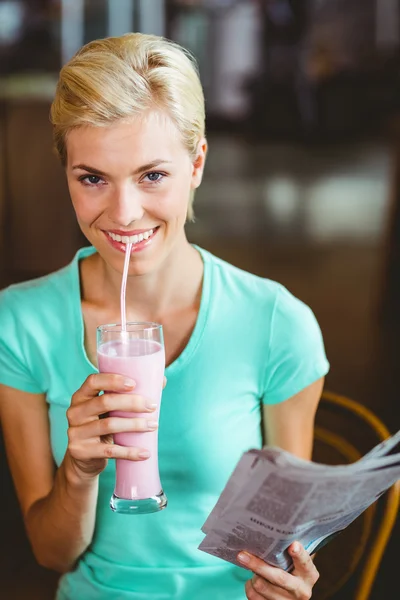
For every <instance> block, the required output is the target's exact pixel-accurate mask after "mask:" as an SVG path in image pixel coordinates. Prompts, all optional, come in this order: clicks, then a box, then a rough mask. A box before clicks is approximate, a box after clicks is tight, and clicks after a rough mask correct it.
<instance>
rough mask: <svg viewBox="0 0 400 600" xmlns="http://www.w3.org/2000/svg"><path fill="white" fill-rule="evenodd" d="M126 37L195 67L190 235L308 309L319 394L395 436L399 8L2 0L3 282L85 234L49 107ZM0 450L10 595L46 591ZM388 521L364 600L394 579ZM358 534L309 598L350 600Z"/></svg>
mask: <svg viewBox="0 0 400 600" xmlns="http://www.w3.org/2000/svg"><path fill="white" fill-rule="evenodd" d="M127 31H141V32H146V33H156V34H161V35H164V36H166V37H168V38H171V39H173V40H176V41H178V42H180V43H181V44H182V45H184V46H186V47H187V48H188V49H190V50H191V51H192V53H193V54H194V55H195V56H196V58H197V60H198V63H199V68H200V74H201V79H202V82H203V85H204V89H205V95H206V105H207V132H208V139H209V144H210V152H209V157H208V162H207V166H206V172H205V177H204V181H203V184H202V186H201V188H200V189H199V191H198V193H197V196H196V202H195V211H196V222H195V223H191V224H189V225H188V226H187V231H188V236H189V239H190V240H191V241H193V242H195V243H198V244H200V245H202V246H203V247H205V248H207V249H208V250H210V251H212V252H214V253H215V254H217V255H218V256H220V257H222V258H224V259H226V260H228V261H230V262H232V263H233V264H235V265H237V266H239V267H241V268H244V269H246V270H248V271H251V272H254V273H257V274H259V275H262V276H265V277H269V278H271V279H275V280H278V281H279V282H281V283H282V284H284V285H285V286H286V287H288V288H289V290H290V291H291V292H292V293H294V294H295V295H296V296H298V297H299V298H301V299H302V300H303V301H304V302H306V303H307V304H309V305H310V306H311V308H312V309H313V311H314V312H315V314H316V316H317V318H318V320H319V323H320V325H321V329H322V332H323V335H324V339H325V345H326V351H327V355H328V358H329V360H330V363H331V371H330V373H329V375H328V377H327V380H326V388H327V389H328V390H330V391H333V392H335V393H337V394H341V395H345V396H348V397H350V398H353V399H354V400H356V401H357V402H359V403H361V404H362V405H363V406H365V407H367V408H369V409H371V410H372V411H373V412H374V413H375V415H376V416H377V417H378V418H379V419H380V420H382V421H383V423H385V424H386V426H387V427H388V429H389V431H390V432H391V433H394V432H395V431H397V430H398V429H399V428H400V409H399V393H398V373H399V359H398V340H399V332H400V313H399V306H400V305H399V301H400V48H399V46H400V6H399V0H242V1H241V0H186V1H184V0H181V1H173V0H170V1H163V0H29V1H28V0H26V1H23V0H0V287H4V286H6V285H8V284H10V283H13V282H18V281H23V280H26V279H30V278H33V277H37V276H39V275H43V274H46V273H49V272H51V271H53V270H55V269H57V268H59V267H62V266H64V265H66V264H67V263H68V262H69V261H70V260H71V259H72V257H73V254H74V253H75V251H76V250H77V249H78V248H79V247H80V246H82V245H84V244H85V243H86V242H85V240H84V239H83V238H82V235H81V234H80V232H79V230H78V227H77V224H76V222H75V217H74V214H73V211H72V208H71V206H70V202H69V197H68V192H67V187H66V181H65V177H64V173H63V171H62V169H61V167H60V165H59V164H58V162H57V160H56V158H55V156H54V155H53V152H52V140H51V127H50V124H49V117H48V115H49V107H50V103H51V99H52V96H53V93H54V89H55V84H56V81H57V73H58V71H59V69H60V67H61V66H62V65H63V64H64V63H65V61H67V60H68V59H69V58H70V57H71V56H72V55H73V54H74V52H75V51H76V50H77V49H78V48H79V47H80V46H81V45H82V44H84V43H86V42H88V41H90V40H92V39H94V38H97V37H105V36H108V35H120V34H123V33H126V32H127ZM339 429H340V430H341V433H343V434H344V435H345V436H347V437H348V438H349V439H350V441H353V442H354V439H357V443H358V442H360V444H361V451H362V452H365V451H366V450H368V449H369V447H371V445H372V444H375V443H376V442H377V440H373V439H372V440H370V439H369V438H368V437H367V436H364V434H363V433H362V432H361V429H362V428H361V426H360V429H359V426H358V425H355V426H353V425H350V424H349V422H348V421H347V420H346V418H343V420H342V421H341V422H340V423H339ZM358 438H359V439H358ZM1 451H2V452H1V457H0V460H1V483H2V490H3V494H2V506H1V511H0V521H1V529H2V531H3V532H4V534H3V536H2V541H1V545H0V550H1V558H2V560H1V561H0V577H1V581H2V584H1V587H2V590H3V591H5V595H4V598H7V599H8V600H14V599H19V598H21V599H23V600H27V599H33V600H36V599H38V600H46V599H47V598H48V599H49V600H50V599H51V598H53V597H54V589H55V585H56V580H57V575H56V574H54V573H51V572H47V571H45V570H44V569H41V568H39V567H37V566H36V565H35V563H34V560H33V558H32V555H31V553H30V549H29V545H28V543H27V540H26V537H25V534H24V531H23V526H22V522H21V518H20V515H19V509H18V507H17V505H16V498H15V494H14V490H13V486H12V482H11V478H10V474H9V471H8V468H7V465H6V459H5V455H4V447H3V442H2V441H1ZM318 458H319V456H318V455H317V456H316V460H318ZM399 531H400V527H399V523H398V521H397V524H396V526H395V528H394V530H393V532H392V535H391V537H390V541H389V544H388V546H387V548H386V551H385V553H384V556H383V560H382V562H381V564H380V568H379V570H378V573H377V577H376V579H375V582H374V585H373V588H372V591H371V594H370V598H371V599H374V600H382V599H383V598H388V597H389V589H391V588H392V586H395V588H394V589H397V571H398V566H397V556H398V553H399ZM345 535H346V534H343V540H344V539H346V538H345V537H344V536H345ZM357 536H358V532H357V528H356V529H354V535H353V538H352V540H350V541H349V542H347V541H346V543H344V542H343V541H342V542H340V539H341V536H339V538H337V540H335V541H334V542H332V543H331V544H330V545H328V546H327V547H326V548H325V549H323V550H322V551H321V553H320V555H321V559H320V560H321V561H322V564H321V573H322V577H321V583H319V584H317V587H316V591H315V597H316V598H317V600H318V598H320V599H322V598H327V597H335V598H338V599H339V598H340V599H341V600H347V599H349V600H350V599H353V598H356V595H355V594H356V592H355V589H356V585H357V578H358V577H359V569H358V570H357V569H355V570H354V572H353V573H352V574H350V573H347V571H346V569H347V567H348V565H349V564H350V563H351V562H352V560H353V558H354V552H355V548H357V549H358V550H359V546H360V544H361V545H362V544H364V545H365V548H366V549H367V545H366V541H365V539H364V538H362V536H361V537H357ZM11 541H12V543H11ZM335 544H337V546H336V547H335ZM352 544H353V546H352ZM358 550H357V551H358ZM318 558H319V557H318ZM340 560H342V567H341V568H342V571H341V572H339V573H336V571H335V569H333V567H335V568H336V567H337V566H338V565H337V563H338V561H339V562H340ZM363 560H364V559H362V560H361V561H360V568H361V567H362V564H363ZM333 571H335V573H336V574H335V575H334V577H335V580H334V581H332V572H333ZM346 573H347V575H346ZM330 577H331V579H330ZM341 577H342V578H343V581H344V583H343V585H342V586H341V588H340V590H339V591H337V592H335V594H333V590H334V588H336V587H337V585H336V584H337V583H338V581H337V580H338V579H340V578H341ZM322 580H323V581H322ZM324 586H325V588H324ZM332 594H333V595H332ZM313 597H314V596H313ZM390 597H393V596H390ZM77 600H85V599H77Z"/></svg>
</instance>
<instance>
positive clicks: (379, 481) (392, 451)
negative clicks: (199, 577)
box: [199, 430, 400, 570]
mask: <svg viewBox="0 0 400 600" xmlns="http://www.w3.org/2000/svg"><path fill="white" fill-rule="evenodd" d="M399 479H400V430H399V431H398V432H397V433H396V434H394V435H393V436H391V437H390V438H388V439H387V440H385V441H384V442H382V443H381V444H378V445H377V446H375V448H373V449H372V450H371V451H370V452H368V454H366V455H365V456H363V457H362V458H360V459H359V460H358V461H356V462H354V463H351V464H347V465H334V466H332V465H324V464H320V463H314V462H310V461H306V460H302V459H300V458H297V457H296V456H294V455H293V454H290V453H289V452H286V451H284V450H281V449H279V448H274V447H265V448H263V449H262V450H249V451H248V452H245V453H244V454H243V455H242V457H241V459H240V460H239V462H238V464H237V466H236V468H235V469H234V471H233V473H232V475H231V477H230V478H229V480H228V482H227V484H226V486H225V488H224V490H223V491H222V493H221V495H220V497H219V499H218V501H217V503H216V505H215V506H214V508H213V510H212V511H211V513H210V515H209V516H208V518H207V520H206V522H205V523H204V525H203V527H202V531H203V532H204V533H205V534H206V535H205V538H204V539H203V541H202V542H201V544H200V545H199V550H203V551H204V552H208V553H209V554H212V555H214V556H217V557H219V558H222V559H223V560H227V561H229V562H231V563H233V564H235V565H238V566H243V565H242V564H241V563H239V562H238V561H237V558H236V557H237V554H238V553H239V552H240V551H241V550H247V551H248V552H250V553H251V554H254V555H256V556H258V557H259V558H261V559H262V560H264V561H266V562H268V563H269V564H271V565H273V566H276V567H280V568H282V569H285V570H290V569H291V568H292V560H291V557H290V555H289V553H288V552H287V548H288V546H289V545H290V544H291V543H292V542H294V541H295V540H298V541H300V542H301V543H302V544H303V546H304V547H305V548H306V550H307V551H308V552H309V553H310V554H312V553H313V552H316V551H317V550H318V549H319V548H321V547H322V546H324V545H325V544H326V543H327V542H328V541H329V540H330V539H332V537H334V536H335V535H337V534H338V533H339V532H340V531H342V530H343V529H345V528H346V527H347V526H348V525H349V524H350V523H351V522H352V521H354V520H355V519H356V518H357V517H358V516H359V515H360V514H361V513H362V512H363V511H364V510H365V509H366V508H368V506H370V505H371V504H373V503H374V502H375V501H376V500H377V499H378V498H379V497H380V496H381V495H382V494H384V493H385V492H386V491H387V490H388V489H389V488H390V487H391V486H392V485H393V484H394V483H395V482H396V481H397V480H399Z"/></svg>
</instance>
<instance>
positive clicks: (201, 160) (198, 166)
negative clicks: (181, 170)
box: [190, 137, 208, 190]
mask: <svg viewBox="0 0 400 600" xmlns="http://www.w3.org/2000/svg"><path fill="white" fill-rule="evenodd" d="M207 150H208V145H207V140H206V138H204V137H203V138H201V140H200V141H199V144H198V146H197V153H196V157H195V159H194V161H193V165H192V167H193V171H192V182H191V186H190V187H191V189H192V190H195V189H196V188H198V187H199V185H200V184H201V180H202V178H203V171H204V165H205V164H206V156H207Z"/></svg>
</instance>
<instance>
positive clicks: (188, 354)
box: [0, 248, 329, 600]
mask: <svg viewBox="0 0 400 600" xmlns="http://www.w3.org/2000/svg"><path fill="white" fill-rule="evenodd" d="M198 250H199V252H200V253H201V256H202V258H203V262H204V280H203V290H202V298H201V305H200V310H199V314H198V318H197V322H196V325H195V328H194V331H193V333H192V335H191V338H190V340H189V342H188V344H187V346H186V348H185V349H184V350H183V352H182V354H181V355H180V356H179V357H178V358H177V359H176V360H175V361H174V362H173V363H172V364H171V365H170V366H168V367H167V369H166V375H167V378H168V385H167V387H166V388H165V390H164V392H163V397H162V403H161V414H160V423H159V468H160V476H161V481H162V484H163V489H164V491H165V493H166V495H167V497H168V506H167V508H166V509H165V510H163V511H161V512H160V513H153V514H149V515H140V516H131V515H120V514H116V513H113V512H112V511H111V509H110V507H109V500H110V496H111V494H112V492H113V486H114V478H115V463H114V461H112V460H110V461H109V464H108V466H107V468H106V469H105V471H104V472H103V473H102V474H101V475H100V485H99V495H98V502H97V519H96V527H95V532H94V537H93V540H92V543H91V544H90V546H89V548H88V549H87V551H86V552H85V553H84V555H83V556H82V558H81V559H80V560H79V562H78V564H77V566H76V568H75V570H74V571H72V572H70V573H68V574H66V575H63V576H62V577H61V579H60V585H59V589H58V592H57V600H111V599H112V600H128V599H129V600H150V599H151V600H171V599H173V600H189V599H190V600H204V598H210V599H212V600H226V599H227V598H229V600H244V599H245V597H246V596H245V592H244V585H245V581H246V580H247V579H248V578H249V576H250V573H249V571H247V570H245V569H241V568H239V567H236V566H234V565H232V564H230V563H227V562H225V561H222V560H220V559H218V558H216V557H213V556H210V555H208V554H206V553H204V552H201V551H200V550H198V545H199V544H200V542H201V541H202V539H203V537H204V534H203V533H202V532H201V527H202V525H203V523H204V521H205V520H206V518H207V516H208V514H209V512H210V511H211V509H212V508H213V506H214V504H215V502H216V500H217V498H218V496H219V494H220V493H221V491H222V489H223V487H224V485H225V483H226V481H227V480H228V478H229V476H230V474H231V473H232V471H233V469H234V467H235V465H236V463H237V461H238V460H239V458H240V456H241V455H242V453H243V452H244V451H246V450H248V449H249V448H254V447H260V446H261V444H262V437H261V408H262V404H263V403H266V404H276V403H278V402H282V401H284V400H286V399H287V398H289V397H291V396H293V395H294V394H296V393H297V392H299V391H300V390H302V389H303V388H304V387H306V386H308V385H309V384H311V383H312V382H314V381H316V380H317V379H319V378H320V377H322V376H323V375H325V374H326V373H327V371H328V369H329V365H328V362H327V360H326V357H325V352H324V346H323V341H322V337H321V332H320V329H319V326H318V324H317V322H316V320H315V317H314V315H313V313H312V311H311V310H310V309H309V308H308V307H307V306H306V305H305V304H303V303H302V302H301V301H299V300H298V299H296V298H294V297H293V296H292V295H291V294H290V293H289V292H288V291H287V290H286V289H285V288H284V287H283V286H282V285H280V284H278V283H275V282H273V281H270V280H268V279H262V278H260V277H257V276H255V275H252V274H250V273H247V272H244V271H241V270H239V269H237V268H236V267H233V266H232V265H229V264H228V263H226V262H224V261H222V260H220V259H218V258H216V257H215V256H213V255H212V254H210V253H209V252H207V251H205V250H202V249H200V248H198ZM93 252H95V249H94V248H83V249H81V250H80V251H78V253H77V254H76V256H75V258H74V260H73V261H72V262H71V264H70V265H68V266H67V267H65V268H63V269H61V270H60V271H57V272H56V273H53V274H51V275H49V276H46V277H42V278H39V279H36V280H33V281H28V282H25V283H22V284H18V285H14V286H10V287H9V288H7V289H6V290H4V291H2V292H1V293H0V382H1V383H4V384H6V385H8V386H11V387H14V388H17V389H20V390H25V391H27V392H33V393H45V394H46V397H47V402H48V405H49V421H50V434H51V447H52V451H53V455H54V460H55V462H56V464H57V465H59V464H60V463H61V461H62V459H63V456H64V453H65V451H66V448H67V418H66V410H67V408H68V406H69V404H70V401H71V396H72V395H73V393H74V392H75V391H76V390H77V389H78V388H79V387H80V386H81V385H82V383H83V381H84V380H85V379H86V377H87V376H88V375H89V374H90V373H94V372H96V371H97V370H96V369H95V367H94V366H93V365H92V364H91V363H90V361H89V359H88V357H87V355H86V353H85V349H84V343H83V340H84V328H83V320H82V312H81V304H80V284H79V260H80V259H82V258H84V257H86V256H88V255H90V254H91V253H93Z"/></svg>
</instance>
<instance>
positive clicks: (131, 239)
mask: <svg viewBox="0 0 400 600" xmlns="http://www.w3.org/2000/svg"><path fill="white" fill-rule="evenodd" d="M153 233H154V229H149V230H148V231H145V232H144V233H139V234H137V235H130V236H129V235H122V236H121V235H118V234H117V233H111V231H107V235H109V236H110V238H111V239H112V240H114V241H115V242H122V243H123V244H138V243H139V242H143V240H148V239H149V237H151V236H152V235H153Z"/></svg>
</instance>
